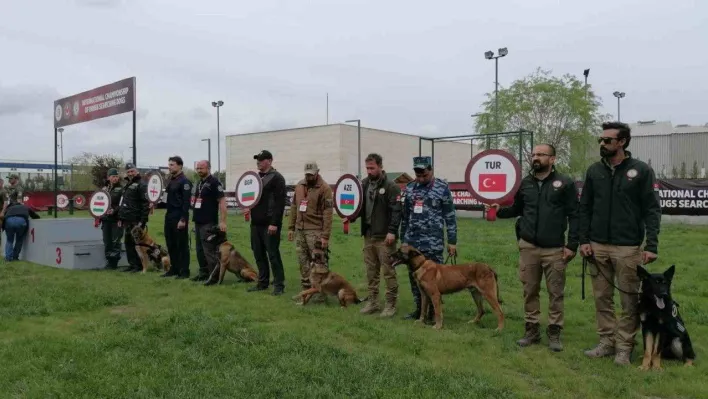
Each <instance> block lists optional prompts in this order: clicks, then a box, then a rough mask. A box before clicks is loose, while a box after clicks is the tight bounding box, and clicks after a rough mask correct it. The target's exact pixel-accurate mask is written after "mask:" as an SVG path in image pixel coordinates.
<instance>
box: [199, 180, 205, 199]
mask: <svg viewBox="0 0 708 399" xmlns="http://www.w3.org/2000/svg"><path fill="white" fill-rule="evenodd" d="M204 184H206V179H204V180H201V181H200V182H199V184H198V185H197V199H199V198H201V197H202V187H203V186H204Z"/></svg>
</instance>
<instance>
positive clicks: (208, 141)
mask: <svg viewBox="0 0 708 399" xmlns="http://www.w3.org/2000/svg"><path fill="white" fill-rule="evenodd" d="M202 141H206V142H207V151H209V158H208V159H209V166H211V139H202Z"/></svg>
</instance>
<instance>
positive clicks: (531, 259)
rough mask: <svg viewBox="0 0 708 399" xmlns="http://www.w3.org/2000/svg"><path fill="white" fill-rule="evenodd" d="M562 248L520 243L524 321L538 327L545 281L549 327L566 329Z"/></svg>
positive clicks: (521, 240) (564, 266)
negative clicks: (541, 295)
mask: <svg viewBox="0 0 708 399" xmlns="http://www.w3.org/2000/svg"><path fill="white" fill-rule="evenodd" d="M566 267H567V264H566V263H565V262H564V261H563V248H562V247H557V248H541V247H537V246H535V245H533V244H531V243H529V242H527V241H525V240H524V239H520V240H519V279H520V280H521V283H522V284H523V290H524V320H525V321H526V322H527V323H533V324H538V323H539V321H540V316H541V302H540V298H539V292H540V290H541V279H542V278H543V276H545V277H546V290H547V291H548V324H549V325H557V326H559V327H563V324H564V314H563V307H564V303H563V302H564V298H565V274H566V273H565V269H566Z"/></svg>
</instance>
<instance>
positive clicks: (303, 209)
mask: <svg viewBox="0 0 708 399" xmlns="http://www.w3.org/2000/svg"><path fill="white" fill-rule="evenodd" d="M298 210H299V211H300V212H306V211H307V200H302V201H300V208H298Z"/></svg>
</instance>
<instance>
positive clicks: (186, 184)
mask: <svg viewBox="0 0 708 399" xmlns="http://www.w3.org/2000/svg"><path fill="white" fill-rule="evenodd" d="M184 189H185V190H191V189H192V187H191V186H190V185H189V183H184Z"/></svg>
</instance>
